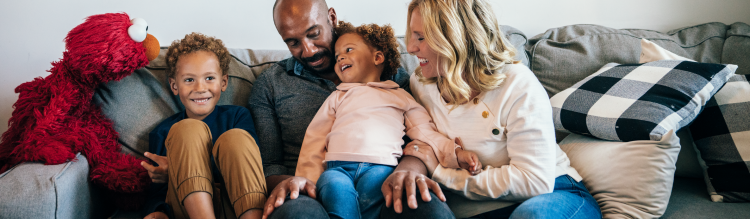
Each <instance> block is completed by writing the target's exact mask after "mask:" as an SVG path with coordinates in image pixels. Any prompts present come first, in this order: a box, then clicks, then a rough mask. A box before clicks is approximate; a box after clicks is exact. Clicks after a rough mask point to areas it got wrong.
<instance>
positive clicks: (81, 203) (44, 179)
mask: <svg viewBox="0 0 750 219" xmlns="http://www.w3.org/2000/svg"><path fill="white" fill-rule="evenodd" d="M75 159H76V160H75V161H71V162H67V163H63V164H58V165H44V164H42V163H36V162H26V163H22V164H19V165H17V166H15V167H13V168H12V169H10V170H8V171H6V172H5V173H2V174H0V185H2V186H0V197H2V199H0V200H2V201H0V212H2V213H0V218H102V217H103V216H106V214H107V212H103V211H102V210H104V209H103V208H96V207H94V205H95V204H96V203H97V202H100V201H101V200H100V199H101V197H99V196H98V195H97V192H96V191H95V190H96V189H95V188H94V187H93V186H92V185H91V183H89V182H88V173H89V165H88V161H87V160H86V157H84V156H82V155H81V154H80V153H79V154H78V155H76V158H75Z"/></svg>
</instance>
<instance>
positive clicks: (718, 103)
mask: <svg viewBox="0 0 750 219" xmlns="http://www.w3.org/2000/svg"><path fill="white" fill-rule="evenodd" d="M690 132H691V133H692V134H693V140H694V141H695V146H697V148H698V151H700V157H701V159H703V161H704V163H705V165H704V168H706V173H707V176H706V177H708V179H709V180H708V181H709V182H710V183H708V190H709V193H711V200H713V201H715V202H750V83H749V82H748V81H747V77H746V76H745V75H735V76H733V77H732V78H730V79H729V81H728V82H727V83H726V85H724V87H723V88H721V90H719V92H717V93H716V95H714V97H713V98H711V100H709V101H708V103H707V104H706V108H705V109H704V110H703V112H701V114H700V115H698V117H697V118H695V121H693V123H692V124H691V125H690Z"/></svg>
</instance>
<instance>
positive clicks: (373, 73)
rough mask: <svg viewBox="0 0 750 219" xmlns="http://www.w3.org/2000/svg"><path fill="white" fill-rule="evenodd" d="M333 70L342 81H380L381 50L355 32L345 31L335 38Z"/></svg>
mask: <svg viewBox="0 0 750 219" xmlns="http://www.w3.org/2000/svg"><path fill="white" fill-rule="evenodd" d="M335 48H336V49H335V51H336V56H335V57H336V65H335V66H334V71H336V75H338V76H339V79H341V82H344V83H367V82H377V81H380V74H381V73H383V65H382V64H383V62H384V61H385V57H384V56H383V52H381V51H379V50H376V49H375V48H372V47H371V46H370V45H368V44H367V43H366V42H365V40H364V39H363V38H362V37H361V36H359V35H358V34H355V33H347V34H344V35H341V36H339V38H338V40H336V46H335Z"/></svg>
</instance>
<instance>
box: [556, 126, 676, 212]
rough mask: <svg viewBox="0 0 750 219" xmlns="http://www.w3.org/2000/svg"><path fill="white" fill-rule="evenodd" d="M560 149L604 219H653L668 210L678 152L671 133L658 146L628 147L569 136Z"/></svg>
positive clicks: (633, 143) (640, 143)
mask: <svg viewBox="0 0 750 219" xmlns="http://www.w3.org/2000/svg"><path fill="white" fill-rule="evenodd" d="M560 148H561V149H562V150H563V151H565V153H566V154H567V155H568V158H569V159H570V166H572V167H573V168H575V169H576V171H578V173H579V174H580V175H581V177H583V181H582V182H583V184H584V185H585V186H586V188H587V189H588V190H589V191H590V192H591V195H592V196H594V198H595V199H596V201H597V202H598V203H599V207H600V208H601V210H602V217H603V218H658V217H659V216H661V215H662V214H663V213H664V211H665V209H666V208H667V203H668V201H669V195H670V192H671V191H672V179H673V177H674V173H675V162H676V161H677V155H678V153H679V151H680V144H679V139H678V138H677V137H676V136H675V133H674V131H670V132H669V133H667V134H666V135H665V136H664V138H662V140H660V141H651V140H646V141H631V142H614V141H605V140H600V139H596V138H591V137H587V136H583V135H578V134H570V135H568V137H566V138H565V139H564V140H563V141H562V142H560Z"/></svg>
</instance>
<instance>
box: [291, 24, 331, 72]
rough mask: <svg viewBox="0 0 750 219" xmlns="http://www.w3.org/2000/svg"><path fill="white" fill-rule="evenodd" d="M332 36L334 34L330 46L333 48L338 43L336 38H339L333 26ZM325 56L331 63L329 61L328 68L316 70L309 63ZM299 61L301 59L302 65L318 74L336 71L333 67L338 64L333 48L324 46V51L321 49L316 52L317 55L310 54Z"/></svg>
mask: <svg viewBox="0 0 750 219" xmlns="http://www.w3.org/2000/svg"><path fill="white" fill-rule="evenodd" d="M331 36H332V38H333V40H331V45H330V46H329V47H330V48H333V47H334V45H336V40H337V39H338V35H336V31H335V30H334V28H333V27H331ZM324 57H328V61H329V63H328V67H327V68H324V69H320V70H315V69H314V68H313V67H312V66H310V64H309V63H311V62H315V61H318V60H320V59H322V58H324ZM297 61H299V62H300V63H302V66H304V67H305V69H307V70H308V71H310V72H313V73H316V74H328V73H331V72H333V71H334V70H333V67H334V66H335V65H336V60H334V55H333V53H331V50H330V49H328V48H324V49H323V50H322V51H320V52H318V53H315V55H313V56H310V57H307V58H302V59H301V60H299V59H298V60H297Z"/></svg>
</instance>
